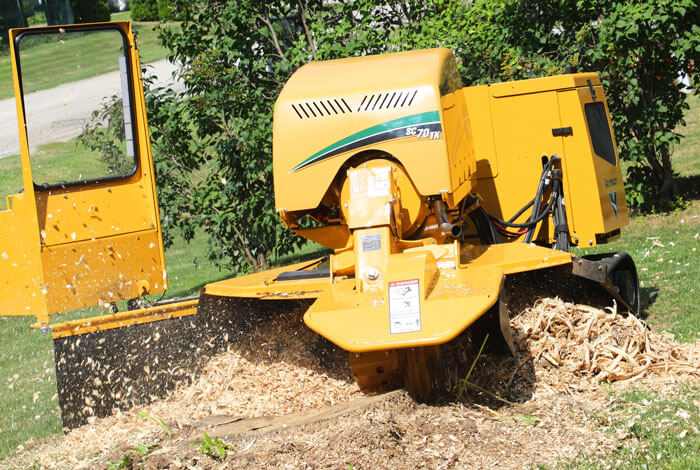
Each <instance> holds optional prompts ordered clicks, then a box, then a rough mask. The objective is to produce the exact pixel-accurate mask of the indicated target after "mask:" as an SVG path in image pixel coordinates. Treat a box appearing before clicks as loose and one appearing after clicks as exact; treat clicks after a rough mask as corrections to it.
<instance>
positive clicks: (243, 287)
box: [204, 258, 355, 300]
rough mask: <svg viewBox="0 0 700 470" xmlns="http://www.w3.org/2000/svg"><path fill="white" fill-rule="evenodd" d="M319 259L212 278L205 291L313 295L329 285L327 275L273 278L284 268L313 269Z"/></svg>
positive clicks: (270, 296)
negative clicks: (244, 273) (218, 279)
mask: <svg viewBox="0 0 700 470" xmlns="http://www.w3.org/2000/svg"><path fill="white" fill-rule="evenodd" d="M321 261H323V258H319V259H316V260H313V261H307V262H304V263H296V264H292V265H289V266H285V267H283V268H274V269H268V270H266V271H261V272H259V273H255V274H250V275H248V276H241V277H236V278H232V279H226V280H223V281H218V282H211V283H209V284H207V285H206V286H204V293H205V294H208V295H218V296H221V297H249V298H251V297H252V298H261V299H270V300H275V299H314V298H316V297H318V296H319V294H320V293H321V291H322V290H323V289H325V288H326V287H327V286H328V284H329V282H330V278H320V279H304V280H298V281H275V279H276V278H277V276H279V275H280V274H282V273H283V272H286V271H299V270H305V269H313V268H315V267H316V266H318V264H319V263H320V262H321ZM353 282H355V281H353Z"/></svg>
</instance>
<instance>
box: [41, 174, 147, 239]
mask: <svg viewBox="0 0 700 470" xmlns="http://www.w3.org/2000/svg"><path fill="white" fill-rule="evenodd" d="M149 176H150V175H149V174H148V171H146V172H139V173H138V176H137V177H135V178H134V177H132V178H131V179H130V180H129V181H121V182H113V183H111V184H105V183H102V184H99V185H92V186H88V187H84V188H80V189H78V190H76V189H63V190H50V191H38V192H37V209H38V216H39V230H40V233H41V238H42V241H43V243H44V244H45V245H48V246H52V245H59V244H62V243H71V242H75V241H89V240H92V239H95V238H101V237H108V236H114V235H123V234H127V233H133V232H139V231H143V230H148V229H155V226H156V223H157V219H156V213H155V210H154V200H153V190H152V188H151V184H150V178H149Z"/></svg>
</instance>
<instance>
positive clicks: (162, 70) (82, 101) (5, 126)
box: [0, 60, 182, 158]
mask: <svg viewBox="0 0 700 470" xmlns="http://www.w3.org/2000/svg"><path fill="white" fill-rule="evenodd" d="M146 68H147V72H146V73H147V74H148V75H155V76H156V77H157V80H156V84H157V85H159V86H163V85H166V84H172V83H173V79H172V73H173V71H174V70H175V69H176V67H175V66H174V65H173V64H171V63H170V62H167V61H166V60H161V61H158V62H153V63H151V64H147V65H146ZM105 84H113V85H114V86H113V88H114V89H109V88H106V86H105ZM175 88H180V89H182V84H181V83H178V84H176V86H175ZM118 93H119V72H118V71H116V72H111V73H108V74H105V75H100V76H98V77H93V78H87V79H85V80H79V81H77V82H71V83H64V84H63V85H59V86H57V87H55V88H51V89H49V90H41V91H37V92H34V93H31V94H29V95H27V96H25V97H24V99H25V103H26V106H27V109H31V111H32V118H31V122H30V123H29V135H30V142H29V144H30V151H31V150H32V149H34V148H36V147H38V146H40V145H44V144H48V143H51V142H65V141H67V140H70V139H72V138H73V137H76V136H77V135H79V134H80V132H81V131H82V129H83V126H84V125H85V123H86V121H87V119H88V118H89V117H90V115H91V113H92V111H94V110H95V109H97V108H98V107H99V105H100V103H101V102H102V100H103V99H104V97H108V96H112V95H115V94H118ZM17 154H19V137H18V134H17V108H16V106H15V99H14V98H8V99H5V100H1V101H0V158H2V157H7V156H9V155H17Z"/></svg>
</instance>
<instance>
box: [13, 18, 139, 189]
mask: <svg viewBox="0 0 700 470" xmlns="http://www.w3.org/2000/svg"><path fill="white" fill-rule="evenodd" d="M109 30H113V31H117V32H118V33H119V34H120V35H121V37H122V44H123V48H124V58H125V59H126V73H127V83H128V84H129V90H128V91H129V111H130V114H131V133H132V137H133V146H134V156H133V159H134V166H133V168H132V170H131V172H129V173H124V174H121V175H114V176H102V177H99V178H91V179H86V180H81V181H66V182H59V183H41V184H39V183H37V182H36V181H34V178H33V177H32V183H33V185H34V190H35V191H50V190H52V189H67V188H74V187H80V186H89V185H97V184H100V183H108V182H115V181H123V180H127V179H129V178H131V177H132V176H134V175H135V174H136V173H137V172H138V171H139V168H140V166H141V162H140V158H139V153H140V152H139V147H140V146H139V137H138V132H137V125H136V113H135V110H134V87H133V86H132V85H131V84H132V83H133V70H132V62H131V59H132V54H131V53H130V51H131V45H130V44H129V38H128V37H127V35H126V33H125V32H124V30H123V29H122V28H120V27H119V25H116V24H102V25H99V24H98V25H70V26H61V27H60V28H59V27H55V26H44V27H39V28H31V29H28V30H26V31H22V32H21V33H19V34H18V35H17V37H16V38H15V40H14V49H15V67H16V70H17V81H18V85H19V91H20V97H21V99H22V115H23V116H22V117H23V118H24V122H25V126H24V133H25V136H26V139H27V144H29V134H28V132H27V128H28V126H27V125H26V124H27V113H26V106H25V102H24V87H23V82H22V62H21V55H22V53H21V47H20V42H21V40H22V38H24V37H26V36H39V35H45V34H59V33H63V32H68V31H70V32H91V31H109ZM122 99H123V97H122ZM27 151H29V149H27ZM29 156H30V157H31V153H30V155H29ZM30 160H31V158H30Z"/></svg>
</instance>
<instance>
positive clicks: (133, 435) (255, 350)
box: [36, 311, 360, 468]
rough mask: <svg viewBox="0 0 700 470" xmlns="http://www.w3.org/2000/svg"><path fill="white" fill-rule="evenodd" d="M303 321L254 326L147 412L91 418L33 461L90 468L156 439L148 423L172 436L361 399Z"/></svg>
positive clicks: (340, 356)
mask: <svg viewBox="0 0 700 470" xmlns="http://www.w3.org/2000/svg"><path fill="white" fill-rule="evenodd" d="M302 314H303V312H301V311H294V312H290V313H285V314H282V315H280V316H278V317H276V318H274V319H273V320H269V321H265V322H260V323H258V324H257V325H256V327H255V328H254V330H253V331H251V332H250V333H249V334H248V335H246V337H245V338H244V339H243V340H241V341H240V342H238V343H237V344H234V345H231V347H230V348H229V350H228V351H226V352H223V353H221V354H219V355H217V356H215V357H214V358H212V360H210V361H209V363H208V364H207V365H206V366H205V368H204V370H203V371H202V373H201V375H200V376H199V378H198V379H197V380H196V381H195V382H193V383H192V384H190V385H188V386H184V387H180V388H178V389H176V390H174V391H173V392H172V393H170V395H169V396H168V397H167V398H165V399H163V400H159V401H155V402H153V403H151V404H150V405H144V406H139V407H135V408H134V409H132V410H129V411H118V410H117V411H115V414H113V415H112V416H108V417H106V418H101V419H96V418H94V417H93V418H90V421H89V424H87V425H84V426H82V427H80V428H77V429H75V430H72V431H71V432H69V433H68V434H67V435H66V436H65V437H64V439H63V441H62V443H61V445H60V446H58V447H45V448H42V449H39V453H38V455H37V456H36V457H37V459H38V462H39V463H40V464H41V465H44V466H46V467H48V468H53V467H58V468H94V467H95V466H96V465H98V462H99V459H97V460H94V459H92V458H87V459H84V458H83V457H84V456H86V455H95V454H96V453H108V452H109V451H110V450H112V449H115V448H125V449H130V448H131V447H132V446H133V445H135V444H136V443H141V442H152V441H153V440H154V436H159V435H162V434H163V432H164V430H163V428H162V427H161V426H160V425H159V424H157V423H156V422H155V420H161V421H162V422H163V423H164V424H165V425H166V426H167V428H168V429H169V430H170V431H172V432H173V433H174V434H176V433H177V432H178V431H187V430H188V429H190V428H191V427H192V426H193V425H194V423H196V422H197V421H199V420H200V419H202V418H203V417H207V416H212V415H233V416H245V417H253V416H265V415H284V414H288V413H292V412H295V411H300V410H303V409H308V408H318V407H322V406H326V405H332V404H335V403H337V402H343V401H348V400H351V399H352V398H353V397H354V396H356V395H360V391H359V388H358V387H357V384H355V382H354V380H353V378H352V375H351V374H350V369H349V364H348V359H347V353H346V352H344V351H342V350H340V349H338V348H336V347H334V346H333V345H331V344H330V343H328V342H327V341H325V340H324V339H323V338H320V337H319V336H318V335H316V334H315V333H313V332H312V331H310V330H309V329H308V328H307V327H306V326H305V324H304V323H303V321H302ZM310 348H311V349H312V350H311V351H310ZM152 418H155V420H153V419H152Z"/></svg>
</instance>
